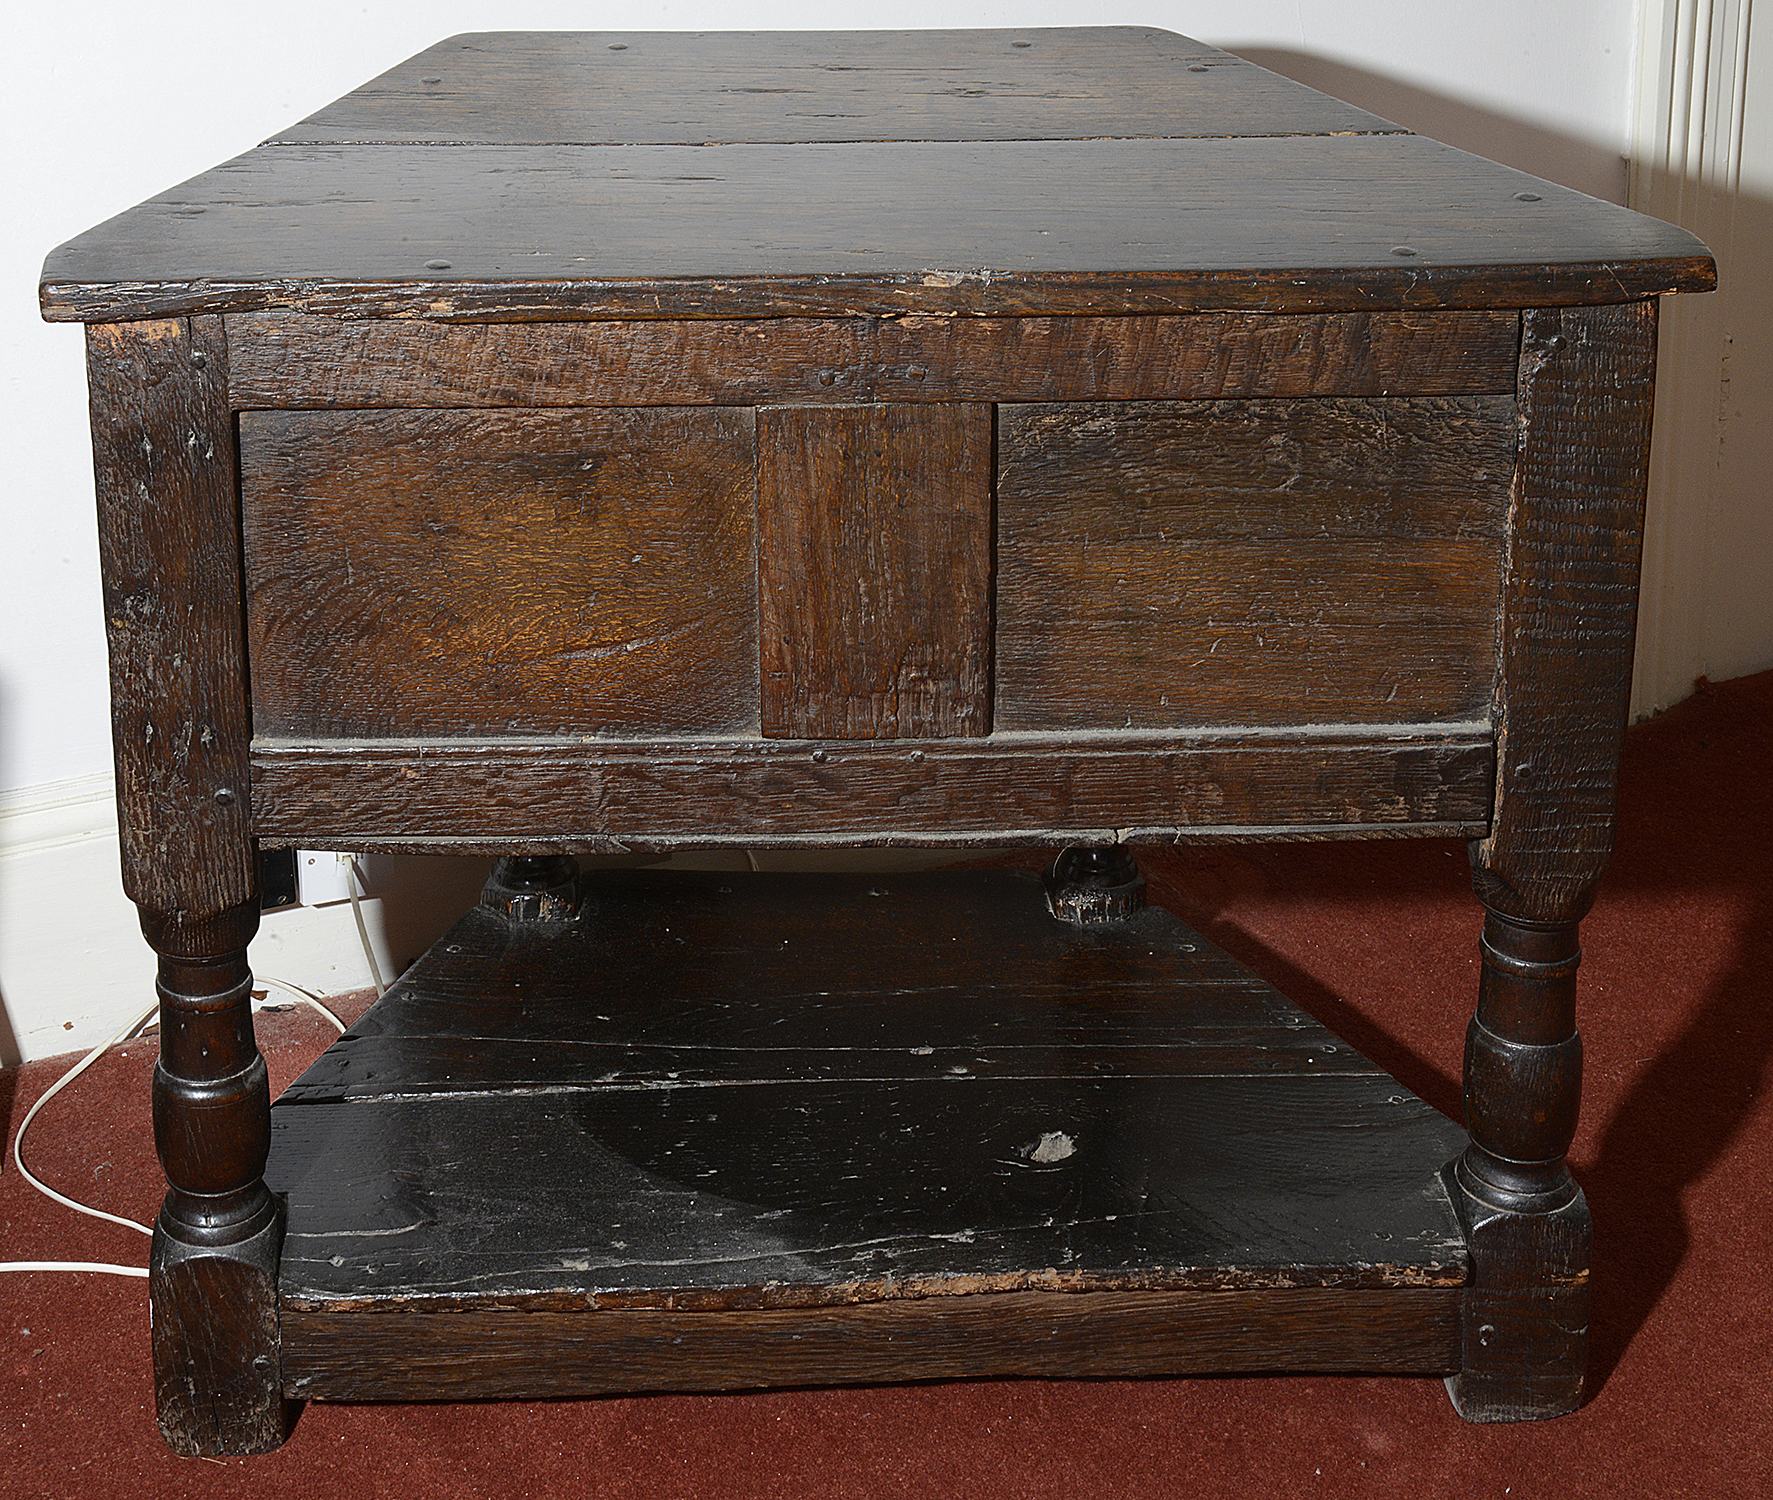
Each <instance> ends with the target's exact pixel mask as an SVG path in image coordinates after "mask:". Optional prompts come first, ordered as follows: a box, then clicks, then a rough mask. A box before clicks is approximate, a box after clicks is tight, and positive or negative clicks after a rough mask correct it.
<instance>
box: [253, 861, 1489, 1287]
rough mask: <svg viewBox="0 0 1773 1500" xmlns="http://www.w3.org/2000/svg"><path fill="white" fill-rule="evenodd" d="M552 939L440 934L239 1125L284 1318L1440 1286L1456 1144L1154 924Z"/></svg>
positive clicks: (691, 906) (859, 893) (661, 917)
mask: <svg viewBox="0 0 1773 1500" xmlns="http://www.w3.org/2000/svg"><path fill="white" fill-rule="evenodd" d="M582 911H583V916H582V917H581V919H580V920H579V921H577V922H575V923H570V924H566V925H565V926H563V927H558V928H556V929H555V930H554V931H553V932H552V933H551V934H550V936H549V938H548V939H547V940H546V941H536V940H526V937H525V935H524V934H523V933H521V932H517V931H514V930H513V929H512V927H511V926H510V925H509V924H508V923H506V922H505V921H503V920H502V919H501V918H499V917H498V916H496V915H495V914H493V913H491V912H489V911H485V910H483V909H476V910H474V911H472V912H470V913H469V914H468V915H466V916H465V917H464V918H463V919H462V920H461V921H460V922H458V923H457V924H456V926H455V927H454V928H453V929H451V931H450V932H449V933H448V934H447V935H446V936H445V937H444V938H443V939H442V941H441V942H440V944H439V945H438V947H437V948H436V949H434V950H433V952H432V953H431V954H430V955H428V956H427V957H426V958H425V959H424V960H422V961H421V962H420V964H419V965H417V966H416V967H415V968H414V969H412V970H409V971H408V973H407V975H406V976H404V977H403V979H402V980H401V982H400V983H399V984H398V985H396V986H395V987H394V989H393V990H391V991H390V994H389V996H388V997H386V998H385V999H384V1001H383V1002H381V1003H380V1004H379V1005H378V1006H377V1007H376V1008H375V1009H373V1010H372V1011H371V1012H370V1013H369V1014H367V1015H366V1016H365V1017H364V1018H363V1020H362V1021H360V1022H359V1023H358V1025H357V1026H356V1027H354V1028H353V1029H352V1031H351V1032H349V1033H348V1034H347V1035H346V1036H345V1037H344V1038H342V1039H341V1040H340V1041H339V1042H338V1043H336V1044H335V1045H334V1047H333V1048H331V1049H329V1052H328V1054H327V1056H326V1058H324V1059H323V1060H322V1062H321V1063H320V1064H317V1065H316V1067H315V1068H314V1069H312V1070H310V1072H309V1073H308V1074H305V1075H304V1076H303V1078H302V1079H301V1080H299V1081H298V1083H297V1084H296V1085H295V1086H294V1087H293V1088H292V1089H291V1090H290V1091H289V1092H288V1093H287V1094H285V1096H284V1097H283V1098H282V1099H281V1100H280V1101H279V1103H278V1104H277V1105H276V1106H275V1107H274V1110H273V1119H274V1128H273V1137H274V1145H273V1150H272V1160H271V1164H270V1166H269V1168H268V1174H267V1180H268V1181H269V1182H271V1183H272V1184H273V1186H274V1188H276V1189H277V1190H278V1191H280V1192H282V1193H283V1194H285V1195H286V1197H287V1202H288V1206H289V1225H288V1233H287V1239H286V1244H285V1251H284V1255H283V1262H282V1271H281V1295H282V1298H283V1301H284V1304H285V1305H286V1306H289V1307H298V1306H299V1307H306V1308H309V1309H314V1310H327V1311H346V1310H353V1309H356V1310H363V1311H365V1312H373V1310H375V1309H390V1308H399V1307H403V1306H423V1305H425V1304H427V1303H437V1302H448V1303H450V1304H451V1305H453V1306H455V1307H457V1308H459V1309H462V1310H469V1309H472V1308H474V1307H475V1306H476V1305H487V1304H497V1305H499V1306H503V1307H518V1306H522V1307H528V1308H531V1309H533V1310H538V1311H543V1310H572V1309H574V1308H581V1309H582V1308H590V1307H604V1308H613V1307H624V1308H633V1307H655V1308H661V1309H668V1310H674V1311H681V1310H698V1309H699V1310H711V1309H717V1308H769V1307H812V1306H820V1305H838V1304H845V1303H854V1302H870V1301H888V1300H894V1299H904V1298H912V1299H917V1298H935V1297H943V1296H949V1295H971V1294H976V1293H983V1292H1010V1291H1018V1290H1029V1289H1038V1290H1072V1291H1094V1290H1115V1289H1119V1290H1130V1289H1161V1288H1178V1287H1190V1286H1195V1287H1199V1286H1241V1287H1272V1286H1283V1287H1286V1286H1306V1285H1326V1286H1368V1287H1378V1286H1435V1285H1443V1286H1445V1285H1452V1286H1457V1285H1462V1284H1463V1282H1464V1280H1465V1276H1466V1267H1465V1255H1464V1246H1463V1242H1462V1240H1461V1239H1460V1237H1459V1234H1458V1232H1457V1228H1456V1225H1455V1222H1454V1220H1453V1217H1452V1211H1451V1208H1450V1205H1449V1203H1448V1200H1447V1198H1446V1195H1445V1193H1444V1191H1443V1190H1442V1189H1441V1187H1440V1185H1439V1182H1438V1179H1437V1177H1436V1173H1437V1172H1438V1171H1439V1169H1440V1167H1441V1166H1442V1165H1443V1164H1444V1163H1445V1162H1446V1161H1447V1160H1448V1159H1449V1158H1450V1157H1451V1156H1452V1155H1453V1154H1454V1153H1455V1152H1456V1151H1457V1150H1458V1149H1459V1147H1460V1146H1461V1145H1462V1144H1463V1142H1464V1133H1463V1132H1462V1131H1461V1130H1460V1129H1459V1128H1458V1127H1457V1126H1455V1125H1454V1124H1453V1123H1452V1122H1451V1121H1448V1120H1446V1119H1445V1118H1443V1117H1442V1116H1440V1115H1438V1114H1436V1113H1435V1112H1434V1111H1433V1110H1431V1109H1429V1108H1428V1107H1427V1106H1426V1105H1424V1104H1423V1103H1422V1102H1421V1101H1420V1100H1416V1099H1414V1098H1412V1097H1410V1096H1409V1095H1408V1094H1407V1093H1405V1092H1404V1091H1402V1090H1401V1089H1400V1088H1399V1087H1398V1085H1396V1084H1395V1083H1394V1082H1393V1081H1392V1080H1391V1079H1390V1078H1389V1077H1387V1076H1386V1075H1385V1074H1384V1073H1383V1072H1382V1071H1380V1070H1379V1069H1377V1068H1375V1067H1374V1066H1373V1065H1372V1064H1371V1063H1370V1062H1368V1061H1367V1060H1366V1059H1364V1058H1362V1057H1360V1056H1359V1055H1358V1054H1356V1053H1354V1052H1353V1051H1352V1049H1350V1048H1349V1047H1348V1046H1347V1044H1346V1043H1343V1042H1341V1041H1339V1040H1338V1039H1337V1038H1335V1037H1334V1036H1333V1035H1331V1034H1330V1033H1329V1032H1328V1031H1326V1030H1324V1029H1323V1028H1322V1027H1321V1026H1318V1025H1317V1024H1316V1023H1314V1022H1312V1021H1311V1020H1310V1019H1309V1018H1308V1017H1306V1016H1305V1015H1304V1014H1303V1013H1302V1012H1300V1011H1298V1010H1297V1009H1296V1008H1294V1007H1292V1006H1290V1005H1288V1004H1287V1002H1286V1001H1285V1000H1284V999H1283V998H1282V997H1281V996H1280V995H1278V994H1277V993H1275V992H1274V991H1273V990H1272V989H1271V988H1269V987H1268V986H1266V985H1263V984H1262V983H1261V982H1260V981H1258V980H1256V979H1255V978H1254V977H1253V976H1251V975H1249V974H1248V973H1247V972H1245V971H1242V970H1240V969H1239V968H1238V967H1237V966H1236V965H1235V964H1233V963H1232V962H1231V961H1230V960H1228V959H1227V958H1226V956H1225V955H1224V954H1222V953H1220V952H1219V951H1218V950H1216V949H1214V948H1213V947H1212V945H1210V944H1208V943H1206V942H1205V940H1204V939H1202V938H1200V937H1199V935H1198V934H1196V933H1194V932H1192V931H1190V930H1189V929H1188V928H1186V927H1185V926H1183V925H1182V924H1181V923H1180V922H1178V921H1177V920H1176V919H1175V918H1174V917H1172V916H1170V915H1169V914H1168V913H1167V912H1163V911H1160V910H1157V909H1155V908H1148V909H1146V910H1144V911H1141V912H1139V913H1137V914H1136V915H1134V916H1133V917H1132V918H1129V919H1128V920H1127V921H1125V922H1123V923H1119V924H1113V925H1112V926H1109V927H1100V928H1094V929H1090V930H1088V931H1084V930H1082V929H1079V928H1078V927H1076V926H1074V925H1072V924H1068V923H1063V922H1060V921H1058V920H1056V919H1055V918H1053V917H1052V916H1051V915H1050V914H1049V912H1048V910H1047V905H1046V900H1045V896H1044V893H1043V890H1042V887H1041V885H1040V883H1039V881H1038V880H1037V879H1035V878H1034V877H1033V876H1024V875H1019V874H1011V873H1005V872H963V873H940V874H932V875H929V876H926V877H917V878H912V879H907V880H904V881H899V880H896V879H895V880H891V881H883V880H882V879H881V878H880V877H878V876H827V875H815V876H786V877H754V878H743V877H735V876H733V875H730V874H709V875H691V876H674V875H669V874H665V875H661V874H647V873H635V872H623V873H621V874H618V875H611V876H602V877H597V878H588V879H587V880H586V881H585V882H584V900H583V905H582ZM1197 1047H1198V1048H1200V1049H1202V1050H1203V1051H1204V1052H1205V1053H1206V1054H1208V1056H1209V1057H1210V1058H1211V1059H1212V1061H1211V1063H1203V1062H1201V1061H1198V1060H1194V1059H1191V1058H1190V1057H1189V1056H1188V1054H1189V1053H1190V1052H1191V1051H1193V1050H1194V1049H1195V1048H1197ZM625 1048H626V1049H628V1050H626V1051H624V1049H625ZM1271 1048H1272V1049H1273V1050H1274V1051H1275V1052H1276V1053H1277V1054H1278V1056H1277V1057H1276V1058H1272V1059H1271V1058H1269V1057H1268V1056H1267V1053H1268V1052H1269V1050H1270V1049H1271Z"/></svg>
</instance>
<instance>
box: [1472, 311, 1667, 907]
mask: <svg viewBox="0 0 1773 1500" xmlns="http://www.w3.org/2000/svg"><path fill="white" fill-rule="evenodd" d="M1655 373H1656V304H1655V303H1654V302H1638V303H1630V304H1626V305H1622V306H1618V307H1602V308H1594V309H1591V310H1587V311H1574V310H1571V311H1560V310H1540V311H1534V312H1529V313H1528V314H1527V315H1526V319H1525V327H1524V334H1523V338H1522V346H1521V397H1520V403H1521V431H1522V439H1521V458H1520V465H1519V468H1518V469H1517V471H1516V473H1515V479H1514V491H1513V494H1512V496H1511V497H1510V503H1509V537H1510V540H1509V549H1508V564H1507V572H1506V575H1505V577H1504V580H1503V588H1502V626H1501V650H1502V663H1501V667H1502V670H1501V673H1500V674H1499V676H1498V678H1497V698H1496V708H1495V719H1496V728H1497V749H1498V758H1497V780H1496V824H1495V827H1494V828H1493V829H1492V830H1491V832H1490V836H1489V837H1488V838H1486V839H1485V840H1483V841H1482V842H1480V843H1477V844H1474V845H1473V846H1472V870H1473V878H1474V880H1475V882H1476V885H1477V890H1478V894H1479V896H1481V897H1482V898H1483V900H1484V903H1485V904H1486V905H1487V906H1489V907H1491V908H1492V909H1494V910H1496V911H1500V912H1504V913H1506V914H1507V915H1509V916H1511V917H1514V918H1515V919H1517V920H1519V921H1523V922H1530V923H1549V924H1553V925H1556V924H1560V923H1564V922H1569V921H1574V920H1576V919H1577V918H1580V917H1581V915H1582V914H1583V912H1585V911H1586V910H1587V909H1588V903H1589V901H1590V900H1591V899H1592V898H1593V892H1594V885H1595V882H1596V881H1597V880H1598V879H1599V878H1600V874H1601V871H1602V870H1603V869H1604V868H1605V867H1606V863H1607V856H1608V855H1609V854H1610V853H1611V852H1612V847H1613V793H1614V786H1615V781H1616V776H1617V768H1618V763H1619V748H1620V744H1621V741H1622V739H1623V737H1624V734H1625V716H1626V708H1627V705H1628V704H1629V703H1630V700H1631V658H1632V646H1633V643H1634V640H1635V637H1636V629H1637V580H1638V558H1639V553H1640V550H1641V547H1642V541H1643V518H1644V494H1645V489H1646V486H1647V484H1648V479H1649V460H1650V415H1651V407H1652V404H1653V401H1654V396H1655Z"/></svg>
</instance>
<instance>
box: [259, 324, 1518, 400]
mask: <svg viewBox="0 0 1773 1500" xmlns="http://www.w3.org/2000/svg"><path fill="white" fill-rule="evenodd" d="M227 322H228V343H229V361H228V368H229V378H230V381H231V385H230V399H231V400H232V401H233V402H234V404H235V405H236V406H240V407H244V408H253V407H322V408H324V407H425V406H445V407H459V406H477V407H482V406H697V405H740V406H744V405H754V404H783V403H789V402H806V403H810V404H817V405H830V404H832V403H835V402H839V401H860V402H867V401H1131V400H1154V399H1166V398H1167V399H1174V400H1200V399H1209V398H1226V397H1255V396H1386V395H1512V394H1513V393H1514V388H1515V372H1516V367H1517V365H1518V363H1519V344H1520V337H1519V332H1520V319H1519V317H1518V316H1517V315H1516V314H1514V313H1512V312H1450V313H1362V312H1350V313H1326V314H1322V315H1320V316H1316V317H1286V316H1273V315H1265V314H1256V313H1200V314H1196V315H1194V316H1190V317H1148V318H1084V317H1077V318H972V319H967V320H964V321H963V320H957V319H955V318H933V317H921V316H917V315H908V316H905V317H898V318H848V319H842V320H836V319H817V318H757V319H740V320H718V319H705V320H701V321H696V322H681V323H671V322H632V321H626V322H588V323H564V324H563V323H550V324H538V323H487V324H470V325H463V324H455V323H438V322H431V321H428V320H413V321H401V322H345V321H341V320H339V319H336V318H322V317H313V316H302V315H285V314H277V313H236V314H233V315H231V316H230V317H229V318H228V320H227Z"/></svg>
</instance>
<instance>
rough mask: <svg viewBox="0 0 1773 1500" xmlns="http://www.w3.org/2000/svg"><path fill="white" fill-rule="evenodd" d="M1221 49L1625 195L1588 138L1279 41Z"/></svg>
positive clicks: (1449, 136) (1572, 182) (1485, 151)
mask: <svg viewBox="0 0 1773 1500" xmlns="http://www.w3.org/2000/svg"><path fill="white" fill-rule="evenodd" d="M1226 50H1227V51H1230V52H1234V53H1236V54H1237V56H1239V57H1241V58H1244V59H1245V60H1246V61H1248V62H1253V63H1255V64H1256V65H1257V66H1258V67H1262V68H1268V69H1269V70H1271V71H1272V72H1275V73H1279V74H1280V75H1281V76H1282V77H1284V78H1291V79H1292V80H1293V81H1294V82H1295V83H1303V84H1305V85H1307V86H1308V87H1310V88H1314V89H1317V90H1319V91H1320V92H1322V93H1325V94H1330V95H1333V96H1334V97H1335V98H1337V99H1342V100H1344V101H1346V102H1347V103H1349V104H1353V105H1357V106H1359V107H1360V108H1361V109H1367V110H1371V111H1372V112H1373V113H1374V114H1376V115H1383V116H1384V117H1385V118H1386V119H1387V120H1390V121H1392V122H1393V123H1394V124H1397V125H1402V126H1403V127H1404V128H1405V129H1406V130H1413V131H1415V132H1416V133H1417V134H1418V135H1427V136H1433V137H1434V138H1435V139H1436V140H1437V141H1445V142H1446V143H1447V144H1448V145H1449V146H1457V147H1459V148H1460V150H1462V151H1472V152H1476V153H1477V154H1478V155H1479V156H1487V157H1489V158H1490V159H1491V160H1493V161H1499V162H1503V163H1505V164H1506V165H1508V166H1511V167H1515V168H1518V169H1519V170H1520V171H1523V172H1531V173H1532V174H1533V175H1534V176H1535V177H1543V178H1545V179H1546V180H1547V181H1550V182H1556V183H1559V184H1561V185H1562V186H1564V187H1571V188H1575V189H1576V190H1577V191H1578V192H1583V193H1590V194H1593V195H1594V196H1595V197H1597V198H1606V199H1608V200H1609V201H1611V202H1614V203H1623V202H1624V201H1625V190H1626V175H1627V164H1626V160H1625V158H1624V157H1623V156H1621V155H1619V154H1618V153H1617V152H1616V151H1609V150H1608V149H1607V148H1605V147H1604V146H1597V145H1595V144H1594V143H1593V142H1592V141H1584V140H1579V139H1577V138H1576V137H1574V136H1568V135H1563V134H1560V133H1559V132H1558V131H1555V130H1549V129H1547V128H1546V127H1545V126H1543V125H1535V124H1532V123H1531V122H1529V121H1526V120H1520V119H1516V118H1514V117H1513V116H1511V115H1505V114H1499V113H1497V112H1496V111H1495V110H1489V109H1484V108H1483V107H1482V106H1480V105H1475V104H1468V103H1466V102H1465V101H1463V100H1459V99H1449V98H1447V97H1446V96H1445V95H1444V94H1435V93H1430V92H1429V91H1428V90H1426V89H1420V88H1417V87H1416V86H1415V85H1414V84H1409V83H1405V82H1403V81H1402V80H1400V79H1397V78H1391V77H1388V76H1386V75H1385V74H1383V73H1374V72H1371V71H1369V70H1368V69H1366V68H1356V67H1350V66H1349V65H1348V64H1347V63H1342V62H1333V61H1331V60H1330V59H1329V58H1324V57H1313V56H1311V55H1310V54H1309V53H1304V52H1292V51H1289V50H1287V49H1286V48H1280V47H1259V46H1251V47H1240V46H1238V45H1237V44H1235V43H1232V44H1230V45H1229V46H1227V48H1226Z"/></svg>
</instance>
